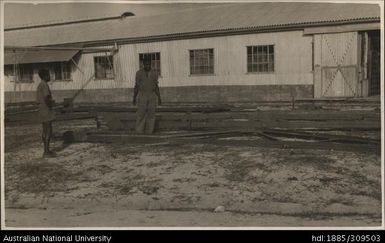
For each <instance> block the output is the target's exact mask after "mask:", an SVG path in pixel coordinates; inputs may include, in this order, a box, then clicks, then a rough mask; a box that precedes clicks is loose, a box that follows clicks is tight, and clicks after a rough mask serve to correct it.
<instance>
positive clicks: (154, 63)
mask: <svg viewBox="0 0 385 243" xmlns="http://www.w3.org/2000/svg"><path fill="white" fill-rule="evenodd" d="M145 59H147V60H151V69H152V70H154V71H157V72H158V74H159V75H161V73H160V52H151V53H140V54H139V65H140V68H143V60H145Z"/></svg>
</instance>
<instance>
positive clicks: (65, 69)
mask: <svg viewBox="0 0 385 243" xmlns="http://www.w3.org/2000/svg"><path fill="white" fill-rule="evenodd" d="M51 79H52V80H71V63H70V62H57V63H54V64H53V73H51Z"/></svg>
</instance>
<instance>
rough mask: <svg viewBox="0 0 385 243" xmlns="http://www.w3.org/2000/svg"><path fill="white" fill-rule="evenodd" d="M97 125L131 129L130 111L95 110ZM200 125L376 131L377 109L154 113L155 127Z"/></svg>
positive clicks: (131, 118) (377, 125)
mask: <svg viewBox="0 0 385 243" xmlns="http://www.w3.org/2000/svg"><path fill="white" fill-rule="evenodd" d="M97 118H98V121H99V122H100V126H106V127H108V129H110V130H133V129H134V126H135V119H136V118H135V113H134V112H98V113H97ZM200 128H234V129H235V128H238V129H240V128H243V129H246V128H248V129H260V128H279V129H309V130H311V129H324V130H328V129H332V130H379V129H381V113H380V112H378V111H318V110H308V111H303V110H293V111H247V112H245V111H230V112H229V111H224V112H210V113H204V112H184V113H183V112H158V114H157V119H156V129H157V130H173V129H200Z"/></svg>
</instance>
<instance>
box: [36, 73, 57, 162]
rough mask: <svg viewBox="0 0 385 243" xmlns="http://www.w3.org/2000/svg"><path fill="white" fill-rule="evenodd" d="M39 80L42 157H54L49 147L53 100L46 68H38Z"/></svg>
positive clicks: (38, 94) (38, 99)
mask: <svg viewBox="0 0 385 243" xmlns="http://www.w3.org/2000/svg"><path fill="white" fill-rule="evenodd" d="M39 77H40V79H41V82H40V84H39V86H37V97H36V98H37V102H38V103H39V117H40V120H41V122H42V123H43V132H42V139H43V143H44V153H43V157H54V156H55V153H54V152H52V151H51V150H50V149H49V143H50V141H51V137H52V121H53V119H54V118H55V114H54V111H53V110H52V106H53V100H52V94H51V90H50V88H49V86H48V84H47V83H48V82H49V81H50V80H51V79H50V75H49V71H48V70H47V69H40V70H39Z"/></svg>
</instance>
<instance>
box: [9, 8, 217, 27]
mask: <svg viewBox="0 0 385 243" xmlns="http://www.w3.org/2000/svg"><path fill="white" fill-rule="evenodd" d="M213 5H219V3H167V2H165V3H160V4H159V3H158V4H150V3H147V4H146V3H143V2H142V3H140V4H139V3H79V2H78V3H59V2H56V3H55V2H54V3H40V4H33V3H12V2H8V3H5V8H4V27H5V28H12V27H22V26H33V25H41V24H52V23H60V22H68V21H73V20H84V19H94V18H103V17H111V16H119V15H121V14H122V13H124V12H127V11H129V12H132V13H134V14H135V15H136V16H149V15H158V14H165V13H169V12H171V13H172V12H175V11H180V10H188V9H196V8H202V7H207V6H213Z"/></svg>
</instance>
